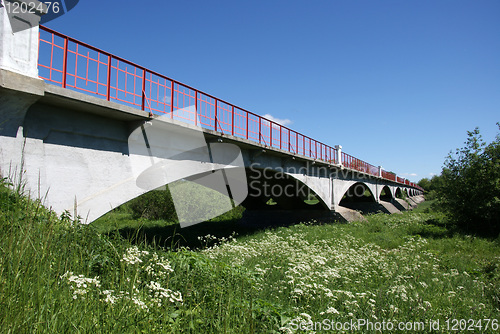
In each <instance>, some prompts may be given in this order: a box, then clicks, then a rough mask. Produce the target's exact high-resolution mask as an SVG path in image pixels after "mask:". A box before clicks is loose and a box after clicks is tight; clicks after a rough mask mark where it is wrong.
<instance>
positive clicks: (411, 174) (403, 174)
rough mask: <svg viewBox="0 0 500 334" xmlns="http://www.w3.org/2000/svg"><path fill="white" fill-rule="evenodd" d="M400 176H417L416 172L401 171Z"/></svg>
mask: <svg viewBox="0 0 500 334" xmlns="http://www.w3.org/2000/svg"><path fill="white" fill-rule="evenodd" d="M401 176H418V174H417V173H401Z"/></svg>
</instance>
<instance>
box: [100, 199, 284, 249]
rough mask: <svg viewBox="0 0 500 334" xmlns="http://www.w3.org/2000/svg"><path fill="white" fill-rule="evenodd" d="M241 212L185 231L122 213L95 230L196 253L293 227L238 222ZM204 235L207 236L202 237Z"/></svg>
mask: <svg viewBox="0 0 500 334" xmlns="http://www.w3.org/2000/svg"><path fill="white" fill-rule="evenodd" d="M243 211H244V208H240V209H239V210H237V211H236V212H232V213H230V214H226V215H222V216H220V217H217V218H214V219H212V220H210V221H206V222H202V223H199V224H196V225H193V226H189V227H185V228H181V227H180V225H179V223H175V222H167V221H151V220H144V219H142V220H134V219H133V218H132V217H131V216H128V217H127V216H126V215H123V214H122V215H121V217H117V218H116V219H117V220H118V221H113V218H108V219H106V221H101V222H100V223H99V227H97V228H98V229H101V230H103V226H104V225H105V224H109V225H108V226H110V225H113V226H115V228H112V229H110V228H107V229H106V231H102V232H103V233H105V234H109V235H111V234H118V235H120V236H121V237H122V238H124V239H127V240H129V241H130V242H131V243H133V244H148V245H152V246H154V247H161V248H164V249H169V250H178V249H180V248H182V247H187V248H189V249H191V250H199V249H203V248H207V247H210V246H212V245H213V244H214V243H217V242H220V241H221V240H224V239H230V238H232V237H235V236H238V237H243V236H249V235H253V234H255V233H259V232H261V231H264V230H267V229H272V228H276V227H280V226H289V225H293V223H290V224H288V225H284V224H283V223H282V222H281V223H276V224H270V223H269V224H248V223H245V222H243V221H242V219H241V218H242V215H243ZM127 218H128V219H127ZM120 220H122V221H121V222H120ZM207 235H210V237H209V238H205V237H206V236H207ZM200 239H201V240H200Z"/></svg>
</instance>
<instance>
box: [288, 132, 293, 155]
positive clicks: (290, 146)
mask: <svg viewBox="0 0 500 334" xmlns="http://www.w3.org/2000/svg"><path fill="white" fill-rule="evenodd" d="M290 139H291V138H290V129H288V152H290V151H291V150H292V143H291V142H290Z"/></svg>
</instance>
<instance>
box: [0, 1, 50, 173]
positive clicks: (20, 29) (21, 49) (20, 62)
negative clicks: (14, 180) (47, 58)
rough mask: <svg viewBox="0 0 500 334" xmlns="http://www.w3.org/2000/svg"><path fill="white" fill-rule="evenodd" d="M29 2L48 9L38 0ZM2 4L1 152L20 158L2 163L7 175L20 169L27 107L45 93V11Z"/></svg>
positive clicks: (2, 171) (0, 32)
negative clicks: (16, 10) (41, 50)
mask: <svg viewBox="0 0 500 334" xmlns="http://www.w3.org/2000/svg"><path fill="white" fill-rule="evenodd" d="M18 2H26V3H27V1H18ZM30 2H31V3H32V4H35V5H36V6H35V7H37V8H45V9H46V5H44V4H42V5H41V6H42V7H40V4H41V3H40V2H38V1H30ZM10 4H11V2H9V3H8V5H10ZM3 5H4V6H0V147H1V149H0V154H1V155H4V156H8V157H16V158H17V159H16V160H17V161H16V160H14V161H13V160H12V159H11V160H10V161H9V162H8V165H5V164H3V165H0V173H2V174H3V176H7V173H9V170H10V172H11V173H13V171H15V170H17V171H18V172H20V171H21V170H20V168H21V164H22V161H21V160H22V155H23V153H22V150H23V145H24V144H23V143H24V139H23V137H24V134H23V131H22V130H23V128H22V125H23V122H24V118H25V116H26V112H27V111H28V108H29V107H30V106H31V105H32V104H33V103H35V102H36V101H37V100H38V99H39V98H40V97H41V96H43V95H44V82H43V80H41V79H39V78H38V64H37V63H38V23H39V22H40V17H41V15H43V14H44V12H39V11H37V10H35V12H34V13H23V14H13V13H9V12H8V9H7V7H5V0H4V1H3ZM31 7H32V6H31V5H30V6H29V8H31ZM1 161H2V162H5V161H6V159H1ZM16 174H17V173H16Z"/></svg>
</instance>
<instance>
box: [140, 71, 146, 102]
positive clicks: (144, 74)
mask: <svg viewBox="0 0 500 334" xmlns="http://www.w3.org/2000/svg"><path fill="white" fill-rule="evenodd" d="M145 105H146V69H145V68H144V69H142V105H141V108H142V110H144V107H145Z"/></svg>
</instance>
